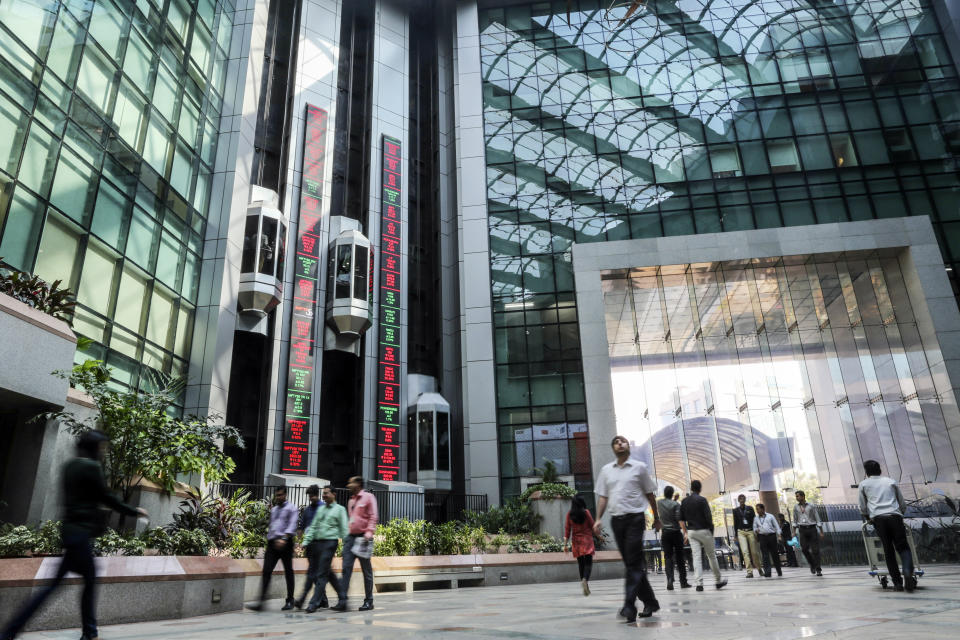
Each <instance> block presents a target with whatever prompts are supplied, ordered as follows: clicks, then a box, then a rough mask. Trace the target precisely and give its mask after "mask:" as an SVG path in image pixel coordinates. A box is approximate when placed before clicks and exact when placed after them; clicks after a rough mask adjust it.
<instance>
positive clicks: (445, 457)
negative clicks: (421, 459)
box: [437, 411, 450, 471]
mask: <svg viewBox="0 0 960 640" xmlns="http://www.w3.org/2000/svg"><path fill="white" fill-rule="evenodd" d="M437 471H450V414H448V413H446V412H445V411H437Z"/></svg>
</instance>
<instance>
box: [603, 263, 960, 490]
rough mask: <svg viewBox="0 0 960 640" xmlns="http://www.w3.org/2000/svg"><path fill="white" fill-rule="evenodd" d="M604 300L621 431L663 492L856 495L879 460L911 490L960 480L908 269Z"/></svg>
mask: <svg viewBox="0 0 960 640" xmlns="http://www.w3.org/2000/svg"><path fill="white" fill-rule="evenodd" d="M603 288H604V302H605V310H606V322H607V339H608V343H609V345H610V358H611V367H612V383H613V394H614V404H615V411H616V417H617V430H618V432H619V433H623V434H625V435H627V436H628V437H630V438H631V440H633V441H634V442H635V443H637V449H638V450H637V452H636V455H637V456H638V457H640V458H641V459H644V460H645V461H647V462H648V463H649V464H651V465H652V466H653V468H654V471H655V473H656V476H657V478H658V479H659V480H660V481H661V482H664V483H669V484H673V485H674V486H679V487H685V486H687V485H688V483H689V480H690V479H693V478H696V479H700V480H701V481H702V482H703V483H704V492H705V493H707V494H717V493H720V492H728V491H735V490H740V489H755V490H760V491H772V490H779V489H781V488H785V487H793V486H795V482H796V480H797V474H806V475H808V476H813V477H814V478H815V479H816V480H817V483H818V484H819V485H820V486H827V487H830V488H833V489H836V490H837V491H842V490H844V489H845V488H848V487H849V485H850V484H853V483H855V482H856V481H857V479H858V478H859V477H860V475H861V473H860V469H861V468H862V462H863V460H865V459H870V458H872V459H875V460H879V461H880V462H881V464H882V465H883V467H884V469H885V471H886V472H887V473H889V474H890V475H891V476H892V477H894V478H899V479H900V480H901V481H902V482H915V483H918V484H923V483H924V482H931V481H936V480H944V479H949V478H950V477H952V476H951V473H952V472H953V471H955V470H956V469H957V459H956V456H955V454H954V449H953V446H952V445H951V443H950V440H949V436H948V434H947V429H946V423H945V419H944V414H943V410H942V405H941V401H942V399H941V398H938V395H937V393H936V391H935V389H934V383H933V378H934V376H937V375H941V373H940V367H937V366H934V367H931V366H930V360H934V359H936V358H938V357H939V355H938V354H939V350H938V349H933V350H928V351H925V350H924V348H923V346H922V345H921V339H920V338H921V336H920V330H919V329H918V325H917V321H916V318H915V317H914V313H913V308H912V307H911V304H910V300H909V297H908V295H907V291H906V288H905V284H904V279H903V275H902V273H901V270H900V265H899V262H898V259H897V258H896V257H880V256H877V255H875V254H870V255H866V254H847V255H846V256H844V257H842V258H840V259H837V258H836V257H835V256H832V257H829V258H826V259H825V260H824V261H818V260H815V259H813V258H812V257H810V256H791V257H787V258H771V259H759V260H752V261H737V262H721V263H703V264H688V265H672V266H661V267H648V268H640V269H633V270H629V271H616V272H608V273H606V274H605V275H604V279H603ZM924 337H925V338H927V336H924ZM928 345H929V342H928ZM928 358H929V359H930V360H928ZM952 402H953V400H952V399H950V403H952ZM837 497H839V494H838V496H837Z"/></svg>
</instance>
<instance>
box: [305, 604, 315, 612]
mask: <svg viewBox="0 0 960 640" xmlns="http://www.w3.org/2000/svg"><path fill="white" fill-rule="evenodd" d="M316 610H317V608H316V607H315V606H314V605H312V604H311V605H310V606H309V607H307V613H313V612H314V611H316Z"/></svg>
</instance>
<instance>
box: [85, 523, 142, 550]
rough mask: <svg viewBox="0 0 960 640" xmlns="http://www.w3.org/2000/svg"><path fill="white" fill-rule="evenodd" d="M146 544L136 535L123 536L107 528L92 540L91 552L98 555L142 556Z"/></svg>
mask: <svg viewBox="0 0 960 640" xmlns="http://www.w3.org/2000/svg"><path fill="white" fill-rule="evenodd" d="M146 547H147V545H146V544H145V543H144V542H143V540H142V539H141V538H139V537H137V536H134V535H130V536H124V535H122V534H119V533H117V532H116V531H114V530H113V529H108V530H107V532H106V533H104V534H103V535H102V536H100V537H99V538H97V539H95V540H94V541H93V552H94V554H96V555H98V556H115V555H125V556H142V555H143V552H144V550H145V549H146Z"/></svg>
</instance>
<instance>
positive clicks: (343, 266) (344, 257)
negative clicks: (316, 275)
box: [334, 244, 353, 300]
mask: <svg viewBox="0 0 960 640" xmlns="http://www.w3.org/2000/svg"><path fill="white" fill-rule="evenodd" d="M352 249H353V245H351V244H341V245H338V246H337V265H336V267H337V271H336V276H335V278H336V279H335V286H336V291H335V293H334V297H335V298H336V299H337V300H340V299H343V298H349V297H350V258H351V256H350V253H351V250H352Z"/></svg>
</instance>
